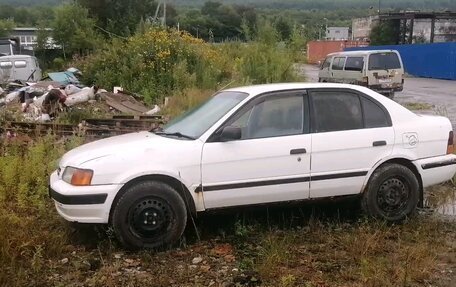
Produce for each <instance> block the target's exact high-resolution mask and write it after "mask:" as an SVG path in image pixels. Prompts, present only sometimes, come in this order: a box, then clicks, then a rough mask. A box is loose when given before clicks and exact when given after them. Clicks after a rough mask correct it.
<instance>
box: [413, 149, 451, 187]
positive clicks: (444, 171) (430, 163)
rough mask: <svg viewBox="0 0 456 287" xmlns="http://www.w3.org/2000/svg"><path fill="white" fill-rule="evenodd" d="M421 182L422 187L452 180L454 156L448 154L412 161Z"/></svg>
mask: <svg viewBox="0 0 456 287" xmlns="http://www.w3.org/2000/svg"><path fill="white" fill-rule="evenodd" d="M414 163H415V166H416V167H417V168H418V171H419V173H420V174H421V179H422V180H423V187H428V186H431V185H435V184H439V183H442V182H445V181H449V180H450V179H452V178H453V177H454V175H455V173H456V155H454V154H448V155H444V156H438V157H430V158H425V159H420V160H416V161H414Z"/></svg>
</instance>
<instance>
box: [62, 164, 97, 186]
mask: <svg viewBox="0 0 456 287" xmlns="http://www.w3.org/2000/svg"><path fill="white" fill-rule="evenodd" d="M92 176H93V170H90V169H81V168H75V167H71V166H67V167H66V168H65V171H64V172H63V175H62V179H63V181H64V182H66V183H69V184H71V185H76V186H84V185H90V183H91V182H92Z"/></svg>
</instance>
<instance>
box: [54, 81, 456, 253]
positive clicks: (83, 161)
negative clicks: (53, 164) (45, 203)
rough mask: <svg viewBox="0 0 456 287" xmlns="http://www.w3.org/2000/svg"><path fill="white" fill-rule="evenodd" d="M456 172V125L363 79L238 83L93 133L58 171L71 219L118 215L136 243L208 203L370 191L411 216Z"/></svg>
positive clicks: (382, 203)
mask: <svg viewBox="0 0 456 287" xmlns="http://www.w3.org/2000/svg"><path fill="white" fill-rule="evenodd" d="M455 172H456V155H454V154H453V129H452V126H451V123H450V121H449V120H448V119H447V118H445V117H440V116H422V115H416V114H414V113H413V112H411V111H409V110H407V109H406V108H404V107H402V106H401V105H399V104H397V103H396V102H394V101H392V100H390V99H388V98H386V97H384V96H382V95H380V94H378V93H376V92H374V91H372V90H370V89H368V88H365V87H361V86H355V85H347V84H323V83H314V84H307V83H302V84H300V83H296V84H271V85H259V86H249V87H240V88H233V89H228V90H224V91H221V92H219V93H217V94H215V95H214V96H213V97H211V98H210V99H209V100H207V101H206V102H205V103H204V104H202V105H200V106H199V107H197V108H195V109H193V110H191V111H189V112H188V113H186V114H184V115H183V116H181V117H179V118H177V119H176V120H174V121H172V122H170V123H169V124H168V125H167V126H166V127H164V129H163V130H161V131H156V132H146V131H144V132H137V133H132V134H127V135H122V136H117V137H112V138H108V139H103V140H99V141H95V142H92V143H88V144H85V145H82V146H80V147H78V148H76V149H73V150H71V151H70V152H68V153H66V154H65V155H64V156H63V158H62V159H61V160H60V162H59V167H58V169H57V170H56V171H55V172H53V173H52V175H51V177H50V189H49V193H50V196H51V197H52V198H53V199H54V201H55V206H56V209H57V211H58V213H59V214H60V215H61V216H63V217H64V218H65V219H66V220H68V221H72V222H82V223H105V224H111V225H112V226H113V229H114V231H115V234H116V235H117V237H118V238H119V240H120V241H121V242H122V243H123V244H124V245H125V246H126V247H129V248H142V247H146V248H154V247H157V246H162V245H168V244H172V243H174V242H176V241H177V240H178V239H179V238H180V236H181V235H182V233H183V231H184V229H185V226H186V222H187V217H188V216H195V215H196V214H197V213H199V212H204V211H208V210H214V209H220V208H227V207H238V206H249V205H257V204H262V205H264V204H269V203H280V202H282V203H284V202H291V201H301V200H308V199H316V198H327V197H343V196H359V198H360V202H361V206H362V208H363V210H364V211H365V212H366V213H367V214H368V215H370V216H374V217H377V218H380V219H383V220H386V221H392V222H396V221H401V220H403V219H404V218H406V217H408V216H410V215H412V214H413V213H414V211H415V209H416V207H417V205H419V204H420V203H422V201H423V189H424V188H425V187H427V186H430V185H435V184H438V183H441V182H444V181H447V180H449V179H451V178H452V177H453V175H454V174H455Z"/></svg>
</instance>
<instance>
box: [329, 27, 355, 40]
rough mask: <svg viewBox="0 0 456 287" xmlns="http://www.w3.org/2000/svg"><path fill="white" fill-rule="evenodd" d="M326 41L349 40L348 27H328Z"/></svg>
mask: <svg viewBox="0 0 456 287" xmlns="http://www.w3.org/2000/svg"><path fill="white" fill-rule="evenodd" d="M325 39H326V40H348V39H350V28H349V27H328V28H326V37H325Z"/></svg>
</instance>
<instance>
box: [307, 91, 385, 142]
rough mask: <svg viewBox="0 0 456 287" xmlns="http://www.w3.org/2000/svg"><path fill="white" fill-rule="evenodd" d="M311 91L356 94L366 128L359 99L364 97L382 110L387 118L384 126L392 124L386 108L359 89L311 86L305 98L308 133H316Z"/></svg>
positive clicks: (364, 124) (361, 102) (364, 127)
mask: <svg viewBox="0 0 456 287" xmlns="http://www.w3.org/2000/svg"><path fill="white" fill-rule="evenodd" d="M312 92H346V93H352V94H354V95H357V96H358V100H359V102H360V107H361V115H362V118H363V128H362V129H366V120H365V116H364V107H363V101H362V100H361V98H364V99H366V100H369V101H371V102H373V103H374V104H375V105H377V106H378V107H379V108H380V109H381V110H382V111H383V113H384V114H385V116H386V120H387V125H386V126H385V127H392V126H393V124H392V120H391V115H390V114H389V112H388V110H387V109H386V108H385V107H384V106H383V105H382V104H381V103H380V102H378V101H377V100H376V99H374V98H372V97H369V96H367V95H365V94H363V93H361V92H359V91H356V90H351V89H331V88H312V89H307V98H308V102H309V104H308V107H309V109H310V112H309V115H310V118H309V121H308V122H309V124H310V130H309V133H311V134H314V133H318V132H317V131H316V127H315V118H316V115H315V109H314V105H313V100H312ZM342 131H353V129H352V130H342ZM332 132H336V131H332Z"/></svg>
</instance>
